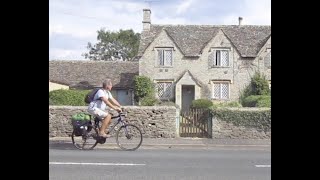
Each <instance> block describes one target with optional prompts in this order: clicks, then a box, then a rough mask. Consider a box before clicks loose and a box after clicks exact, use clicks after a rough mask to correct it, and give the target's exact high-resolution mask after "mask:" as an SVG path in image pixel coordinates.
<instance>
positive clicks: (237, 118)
mask: <svg viewBox="0 0 320 180" xmlns="http://www.w3.org/2000/svg"><path fill="white" fill-rule="evenodd" d="M211 113H212V115H213V117H216V118H218V119H219V120H222V121H226V122H228V123H233V124H234V125H236V126H244V127H249V128H251V127H252V128H257V129H258V130H262V131H270V130H271V110H270V109H262V110H243V109H225V108H223V109H221V108H218V109H212V110H211Z"/></svg>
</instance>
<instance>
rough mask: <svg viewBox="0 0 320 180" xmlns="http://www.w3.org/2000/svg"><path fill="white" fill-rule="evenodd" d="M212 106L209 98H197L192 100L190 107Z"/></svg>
mask: <svg viewBox="0 0 320 180" xmlns="http://www.w3.org/2000/svg"><path fill="white" fill-rule="evenodd" d="M211 106H213V103H212V101H211V100H209V99H197V100H193V101H192V105H191V107H192V108H209V107H211Z"/></svg>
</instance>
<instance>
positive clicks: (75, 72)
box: [49, 60, 139, 105]
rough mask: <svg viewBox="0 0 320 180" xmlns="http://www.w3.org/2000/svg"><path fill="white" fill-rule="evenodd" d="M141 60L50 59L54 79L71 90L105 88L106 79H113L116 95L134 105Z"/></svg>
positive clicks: (52, 78) (50, 69) (50, 77)
mask: <svg viewBox="0 0 320 180" xmlns="http://www.w3.org/2000/svg"><path fill="white" fill-rule="evenodd" d="M138 71H139V65H138V63H137V62H123V61H63V60H61V61H49V90H50V89H53V87H50V86H52V85H53V84H52V83H50V82H59V84H63V85H64V86H67V87H69V88H70V89H92V88H95V87H101V86H102V82H103V81H104V80H105V79H106V78H110V79H111V80H112V82H113V88H112V92H111V93H112V94H113V96H114V97H115V98H116V99H117V100H118V101H119V103H120V104H122V105H134V91H133V88H134V84H133V79H134V76H135V75H138V74H139V73H138Z"/></svg>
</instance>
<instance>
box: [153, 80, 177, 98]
mask: <svg viewBox="0 0 320 180" xmlns="http://www.w3.org/2000/svg"><path fill="white" fill-rule="evenodd" d="M160 83H165V84H171V92H170V94H171V96H170V97H160V96H159V89H158V87H159V84H160ZM166 90H167V87H164V92H163V94H165V92H166ZM156 96H157V97H158V99H160V100H168V99H172V98H173V97H174V84H173V81H166V80H157V81H156Z"/></svg>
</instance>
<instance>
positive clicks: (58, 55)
mask: <svg viewBox="0 0 320 180" xmlns="http://www.w3.org/2000/svg"><path fill="white" fill-rule="evenodd" d="M82 53H84V51H83V50H64V49H56V48H54V49H51V50H50V52H49V57H51V58H50V59H49V60H60V59H63V60H85V58H84V57H83V56H81V54H82Z"/></svg>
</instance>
